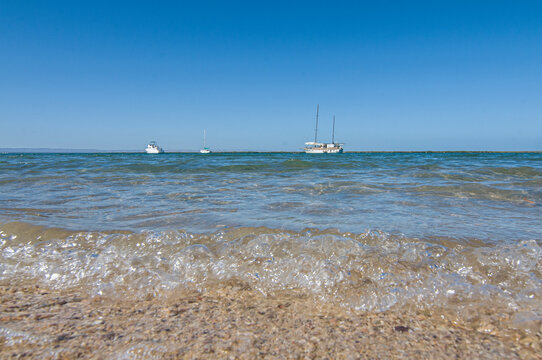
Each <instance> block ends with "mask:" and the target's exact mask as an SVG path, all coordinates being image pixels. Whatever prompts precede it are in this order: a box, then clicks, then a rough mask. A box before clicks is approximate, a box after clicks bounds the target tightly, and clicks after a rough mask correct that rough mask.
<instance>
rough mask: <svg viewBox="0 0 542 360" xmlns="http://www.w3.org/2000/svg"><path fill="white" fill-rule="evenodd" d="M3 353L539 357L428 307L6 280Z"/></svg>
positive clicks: (523, 342)
mask: <svg viewBox="0 0 542 360" xmlns="http://www.w3.org/2000/svg"><path fill="white" fill-rule="evenodd" d="M0 300H1V305H0V358H10V359H11V358H40V359H48V358H59V359H72V358H104V359H119V358H129V359H131V358H166V359H173V358H188V359H196V358H197V359H201V358H220V359H222V358H225V359H229V358H231V359H237V358H239V359H255V358H268V359H279V358H280V359H282V358H307V359H313V358H318V359H323V358H328V359H357V358H362V359H386V358H393V359H402V358H411V359H452V358H453V359H457V358H459V359H474V358H477V359H540V358H542V352H541V349H542V347H541V345H540V344H541V339H540V332H538V334H534V335H532V334H531V335H525V334H521V333H519V332H518V333H517V334H514V333H513V332H512V333H510V332H507V333H506V335H504V334H500V333H499V331H495V330H492V331H488V330H487V329H485V330H484V329H482V331H477V330H474V329H469V328H467V327H464V326H460V325H458V324H454V323H453V322H451V321H447V320H446V319H443V318H442V317H441V316H440V315H438V314H433V313H432V312H431V311H425V312H424V311H419V310H413V311H408V310H404V311H387V312H383V313H374V312H369V313H368V312H352V311H347V310H345V309H343V308H341V307H337V306H331V305H329V304H320V303H318V302H315V301H314V300H312V299H308V298H306V297H303V296H299V297H296V296H294V295H292V294H291V293H290V294H288V295H284V296H281V295H280V294H279V295H276V296H274V297H264V296H261V295H259V294H258V293H255V292H253V291H251V290H249V289H243V288H239V287H236V286H235V285H232V286H228V287H223V288H220V289H216V290H213V291H209V292H205V293H196V292H182V293H177V294H172V295H171V296H169V297H168V298H164V297H160V298H158V297H148V298H146V299H143V300H141V299H122V300H120V299H117V300H112V299H106V298H96V297H95V298H90V297H88V296H87V295H85V294H84V293H83V292H81V291H78V290H63V291H58V290H51V289H46V288H42V287H40V286H38V285H35V284H26V285H14V284H6V283H3V284H0Z"/></svg>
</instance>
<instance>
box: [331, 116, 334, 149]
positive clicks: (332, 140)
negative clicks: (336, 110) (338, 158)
mask: <svg viewBox="0 0 542 360" xmlns="http://www.w3.org/2000/svg"><path fill="white" fill-rule="evenodd" d="M331 142H332V143H333V144H335V115H333V135H331Z"/></svg>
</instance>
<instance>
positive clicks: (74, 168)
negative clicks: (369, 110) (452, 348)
mask: <svg viewBox="0 0 542 360" xmlns="http://www.w3.org/2000/svg"><path fill="white" fill-rule="evenodd" d="M0 204H1V205H0V276H1V279H3V280H9V279H16V280H20V279H34V280H39V281H45V282H46V283H48V284H50V286H53V287H59V288H62V287H73V286H75V287H82V288H83V289H87V290H88V291H89V292H90V293H92V294H102V295H103V294H113V293H115V294H119V293H123V292H124V291H129V292H130V293H131V294H133V295H135V296H139V295H141V296H144V295H146V294H149V293H151V294H160V293H162V292H164V291H166V292H167V291H168V290H171V289H175V288H178V287H185V288H186V287H188V288H195V289H198V290H202V289H205V288H207V287H209V286H216V285H217V284H220V283H221V282H223V281H229V280H231V279H236V280H238V281H242V282H244V283H245V284H247V286H249V287H251V288H253V289H255V290H258V291H260V292H262V293H264V294H267V293H273V292H275V291H290V290H295V291H302V292H305V293H307V294H309V295H311V296H315V297H316V298H318V299H319V300H323V301H329V302H336V303H338V304H341V305H343V306H346V307H350V308H353V309H358V310H386V309H389V308H392V307H394V306H405V305H413V306H415V307H418V308H424V307H434V306H438V307H443V308H447V309H455V310H454V311H456V312H457V314H460V316H464V317H469V318H476V317H478V318H479V317H480V315H479V314H481V313H483V312H484V309H486V310H487V309H491V311H490V312H487V311H486V313H488V314H491V316H490V317H492V316H502V317H503V318H504V317H506V319H508V320H509V321H510V324H512V325H511V326H519V327H521V326H523V325H521V324H528V325H526V327H527V328H533V326H534V327H536V326H539V325H540V322H541V319H542V290H541V289H542V260H541V259H542V247H541V245H542V154H540V153H351V154H348V153H347V154H342V155H335V156H333V155H306V154H292V153H276V154H275V153H274V154H211V155H200V154H163V155H146V154H2V155H0ZM495 314H496V315H495ZM488 316H489V315H488ZM499 319H501V318H499ZM508 320H507V321H508ZM492 321H497V320H495V319H493V320H492ZM499 321H500V320H499ZM536 324H538V325H536Z"/></svg>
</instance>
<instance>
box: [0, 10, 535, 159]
mask: <svg viewBox="0 0 542 360" xmlns="http://www.w3.org/2000/svg"><path fill="white" fill-rule="evenodd" d="M316 104H320V128H319V133H320V134H321V136H320V137H319V140H323V141H324V140H331V126H332V116H333V115H334V114H335V115H336V119H337V123H336V134H335V138H336V140H337V141H341V142H344V143H346V145H345V150H347V151H348V150H361V151H364V150H542V2H541V1H512V0H509V1H498V0H492V1H489V0H488V1H475V0H470V1H460V0H453V1H413V0H411V1H406V0H405V1H375V0H373V1H318V0H313V1H293V0H291V1H280V0H273V1H267V0H264V1H235V0H230V1H220V2H218V1H217V2H214V1H150V0H149V1H133V0H132V1H113V0H109V1H96V0H93V1H54V0H53V1H30V0H28V1H18V0H0V129H1V136H0V148H10V147H17V148H21V147H31V148H36V147H50V148H78V149H81V148H95V149H103V150H120V149H143V148H144V147H145V146H146V144H147V142H148V141H150V140H156V141H157V142H158V143H159V144H160V145H161V146H162V147H164V148H165V149H166V150H179V149H185V150H190V149H193V150H197V149H199V148H200V147H201V142H202V133H203V129H204V128H206V129H207V143H208V145H209V146H210V147H211V148H212V149H216V150H299V149H301V148H302V147H303V143H304V142H305V141H310V140H312V139H313V137H314V120H315V113H316Z"/></svg>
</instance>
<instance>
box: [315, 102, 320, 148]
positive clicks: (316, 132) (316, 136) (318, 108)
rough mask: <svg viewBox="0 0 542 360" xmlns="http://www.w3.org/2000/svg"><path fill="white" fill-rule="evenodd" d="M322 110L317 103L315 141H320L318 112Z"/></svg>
mask: <svg viewBox="0 0 542 360" xmlns="http://www.w3.org/2000/svg"><path fill="white" fill-rule="evenodd" d="M319 110H320V104H317V105H316V129H314V142H318V140H317V138H318V112H319Z"/></svg>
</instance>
